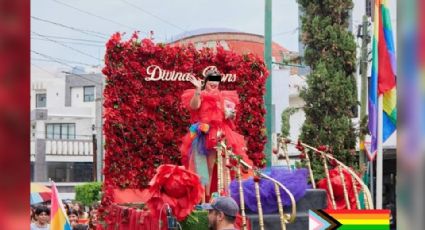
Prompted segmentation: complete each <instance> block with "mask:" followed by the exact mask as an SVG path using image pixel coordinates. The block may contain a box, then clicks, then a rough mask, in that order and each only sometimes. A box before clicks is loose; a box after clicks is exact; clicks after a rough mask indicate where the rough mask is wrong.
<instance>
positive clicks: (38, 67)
mask: <svg viewBox="0 0 425 230" xmlns="http://www.w3.org/2000/svg"><path fill="white" fill-rule="evenodd" d="M31 65H32V66H34V67H36V68H37V69H40V70H42V71H43V72H46V73H48V74H50V75H52V76H53V77H55V76H56V75H55V74H54V73H52V72H50V71H48V70H46V69H45V68H43V67H41V66H39V65H36V64H34V63H31Z"/></svg>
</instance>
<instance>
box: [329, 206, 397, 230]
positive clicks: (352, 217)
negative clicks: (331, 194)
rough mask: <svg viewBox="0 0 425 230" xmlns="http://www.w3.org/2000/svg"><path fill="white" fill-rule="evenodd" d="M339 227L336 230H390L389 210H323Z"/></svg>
mask: <svg viewBox="0 0 425 230" xmlns="http://www.w3.org/2000/svg"><path fill="white" fill-rule="evenodd" d="M324 211H325V212H326V213H327V214H328V215H329V216H330V217H331V218H333V219H334V220H336V221H338V222H339V223H340V224H341V226H339V227H338V230H353V229H356V230H357V229H358V230H360V229H361V230H366V229H367V230H383V229H390V210H329V209H327V210H324Z"/></svg>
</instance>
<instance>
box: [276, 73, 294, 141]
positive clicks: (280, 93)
mask: <svg viewBox="0 0 425 230" xmlns="http://www.w3.org/2000/svg"><path fill="white" fill-rule="evenodd" d="M289 74H290V72H289V68H286V69H273V73H272V76H273V77H272V104H274V106H275V114H274V116H275V132H276V133H280V129H281V126H282V122H281V121H282V119H281V115H282V112H283V110H285V109H286V108H287V107H288V104H289V101H288V100H289V99H288V95H289V93H288V91H289V87H288V86H289V83H288V82H289V78H290V75H289Z"/></svg>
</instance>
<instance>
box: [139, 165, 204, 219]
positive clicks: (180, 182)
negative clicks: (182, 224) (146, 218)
mask: <svg viewBox="0 0 425 230" xmlns="http://www.w3.org/2000/svg"><path fill="white" fill-rule="evenodd" d="M149 185H150V187H149V196H150V197H149V198H148V199H147V202H146V204H147V205H148V207H149V209H150V210H151V211H152V213H153V215H154V216H156V217H159V213H160V210H161V208H162V207H163V206H164V204H165V203H168V204H169V205H170V207H171V208H172V211H173V213H174V215H175V216H176V218H177V220H179V221H181V220H184V219H185V218H186V216H188V215H189V214H190V213H191V212H192V210H193V208H194V205H196V204H197V203H198V202H199V201H200V200H201V198H202V195H203V193H204V189H203V187H202V185H201V183H200V179H199V176H198V175H196V174H194V173H192V172H190V171H188V170H186V169H185V168H184V167H183V166H177V165H167V164H164V165H161V166H160V167H159V168H158V169H157V173H156V175H155V176H154V177H153V178H152V180H151V181H150V182H149Z"/></svg>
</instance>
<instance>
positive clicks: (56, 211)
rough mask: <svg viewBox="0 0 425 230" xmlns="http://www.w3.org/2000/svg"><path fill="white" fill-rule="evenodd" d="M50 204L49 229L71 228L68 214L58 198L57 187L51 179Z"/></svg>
mask: <svg viewBox="0 0 425 230" xmlns="http://www.w3.org/2000/svg"><path fill="white" fill-rule="evenodd" d="M51 189H52V206H51V209H50V217H51V218H50V230H71V224H70V223H69V220H68V216H67V215H66V213H65V209H64V208H63V204H62V200H61V199H60V198H59V193H58V189H57V188H56V185H55V182H53V181H52V188H51Z"/></svg>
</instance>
